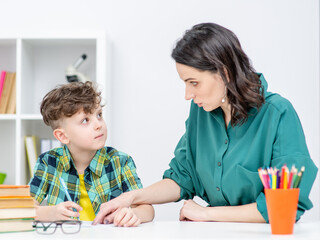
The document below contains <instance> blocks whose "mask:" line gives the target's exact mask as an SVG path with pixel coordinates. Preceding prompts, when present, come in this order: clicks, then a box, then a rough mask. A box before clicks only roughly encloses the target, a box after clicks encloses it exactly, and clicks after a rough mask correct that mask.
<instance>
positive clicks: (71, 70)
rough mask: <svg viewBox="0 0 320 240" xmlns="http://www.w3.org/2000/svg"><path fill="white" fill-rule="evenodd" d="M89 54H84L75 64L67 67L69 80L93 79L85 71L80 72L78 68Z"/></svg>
mask: <svg viewBox="0 0 320 240" xmlns="http://www.w3.org/2000/svg"><path fill="white" fill-rule="evenodd" d="M86 58H87V55H86V54H82V55H81V56H80V58H78V59H77V61H75V63H74V64H73V65H69V66H68V67H67V69H66V78H67V81H68V82H86V81H91V80H90V79H89V78H88V77H87V76H85V75H84V74H83V73H81V72H79V71H78V70H77V69H78V67H79V66H80V65H81V63H83V61H84V60H86Z"/></svg>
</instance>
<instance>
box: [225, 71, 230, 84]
mask: <svg viewBox="0 0 320 240" xmlns="http://www.w3.org/2000/svg"><path fill="white" fill-rule="evenodd" d="M223 70H224V75H225V76H226V78H227V81H228V83H229V82H230V78H229V74H228V71H227V69H226V68H225V67H224V68H223Z"/></svg>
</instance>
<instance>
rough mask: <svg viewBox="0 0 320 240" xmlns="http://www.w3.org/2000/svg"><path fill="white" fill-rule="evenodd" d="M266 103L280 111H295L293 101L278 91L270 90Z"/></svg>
mask: <svg viewBox="0 0 320 240" xmlns="http://www.w3.org/2000/svg"><path fill="white" fill-rule="evenodd" d="M264 105H265V107H267V108H270V109H273V110H275V111H278V112H279V113H283V112H286V111H295V110H294V108H293V106H292V104H291V102H290V101H289V100H288V99H286V98H284V97H282V96H281V95H280V94H278V93H270V92H268V93H267V95H266V97H265V104H264Z"/></svg>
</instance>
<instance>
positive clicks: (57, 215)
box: [51, 201, 82, 221]
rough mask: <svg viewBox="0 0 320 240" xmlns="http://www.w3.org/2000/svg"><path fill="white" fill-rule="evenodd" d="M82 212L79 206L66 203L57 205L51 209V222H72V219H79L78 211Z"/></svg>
mask: <svg viewBox="0 0 320 240" xmlns="http://www.w3.org/2000/svg"><path fill="white" fill-rule="evenodd" d="M73 208H74V209H76V210H77V212H75V211H73ZM81 210H82V207H80V205H78V204H76V203H74V202H71V201H67V202H62V203H59V204H57V205H56V206H54V207H53V208H52V211H51V216H52V221H56V220H74V219H72V217H80V213H79V211H81Z"/></svg>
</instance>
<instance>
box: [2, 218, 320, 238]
mask: <svg viewBox="0 0 320 240" xmlns="http://www.w3.org/2000/svg"><path fill="white" fill-rule="evenodd" d="M206 238H211V239H282V240H283V239H317V240H319V239H320V221H316V222H303V223H297V224H295V226H294V234H293V235H272V234H271V229H270V225H269V224H266V223H226V222H179V221H172V222H161V221H158V222H151V223H145V224H141V225H140V226H139V227H135V228H123V227H114V226H113V225H97V226H89V225H85V224H84V226H83V227H82V228H81V230H80V232H79V233H76V234H64V233H62V232H61V229H57V230H56V232H55V233H54V234H53V235H40V234H38V233H37V232H36V231H31V232H16V233H0V239H23V240H28V239H33V240H36V239H59V240H60V239H68V240H70V239H206Z"/></svg>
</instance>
